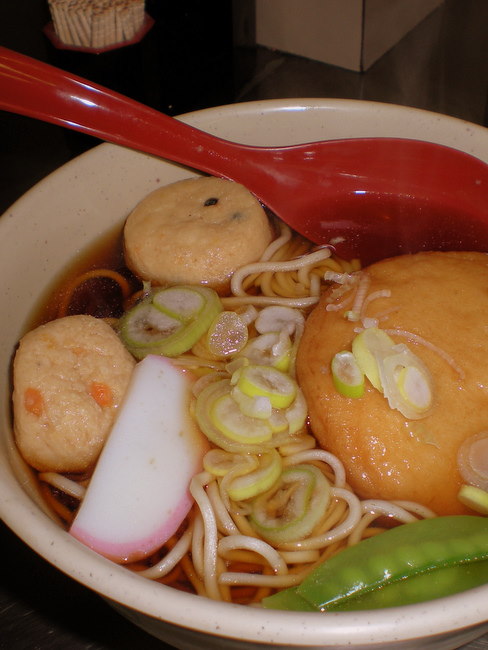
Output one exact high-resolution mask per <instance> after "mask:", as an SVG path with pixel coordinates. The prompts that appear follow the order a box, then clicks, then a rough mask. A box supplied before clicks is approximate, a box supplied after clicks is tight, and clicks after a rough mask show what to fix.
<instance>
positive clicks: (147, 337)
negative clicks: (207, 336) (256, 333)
mask: <svg viewBox="0 0 488 650" xmlns="http://www.w3.org/2000/svg"><path fill="white" fill-rule="evenodd" d="M221 311H222V303H221V301H220V298H219V296H218V294H217V293H216V292H215V291H213V289H209V288H208V287H200V286H196V287H170V288H169V289H159V290H157V291H156V292H153V293H151V294H149V296H148V297H147V298H146V299H145V300H144V301H143V302H142V303H140V304H138V305H136V306H135V307H133V308H132V309H130V310H129V311H128V312H126V313H125V314H124V316H123V317H122V318H121V320H120V324H119V332H120V336H121V338H122V340H123V342H124V343H125V345H126V346H127V348H128V349H129V350H130V352H132V354H133V355H134V356H135V357H136V358H137V359H142V358H144V357H145V356H146V355H148V354H160V355H164V356H167V357H175V356H178V355H179V354H182V353H183V352H186V351H187V350H189V349H190V348H191V347H192V346H193V345H194V344H195V343H196V341H198V339H199V338H200V337H201V336H202V335H203V334H204V333H205V332H206V331H207V329H208V327H209V326H210V324H211V322H212V321H213V319H214V318H215V317H216V316H217V314H219V313H220V312H221Z"/></svg>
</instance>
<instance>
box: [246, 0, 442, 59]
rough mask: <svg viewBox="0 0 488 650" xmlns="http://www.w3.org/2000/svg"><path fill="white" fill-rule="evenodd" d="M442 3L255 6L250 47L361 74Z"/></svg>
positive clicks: (323, 1)
mask: <svg viewBox="0 0 488 650" xmlns="http://www.w3.org/2000/svg"><path fill="white" fill-rule="evenodd" d="M443 1H444V0H256V9H255V11H256V42H257V44H258V45H263V46H265V47H269V48H272V49H277V50H281V51H283V52H289V53H291V54H297V55H299V56H304V57H307V58H309V59H315V60H317V61H322V62H324V63H330V64H332V65H337V66H340V67H341V68H347V69H349V70H356V71H363V70H367V69H368V68H369V67H370V66H371V65H372V64H373V63H374V62H375V61H377V60H378V59H379V58H380V57H381V56H382V55H383V54H385V52H387V51H388V50H389V49H390V48H392V47H393V46H394V45H395V44H396V43H398V41H399V40H400V39H401V38H402V37H403V36H405V34H407V33H408V32H409V31H410V30H411V29H413V28H414V27H415V26H416V25H418V24H419V23H420V22H421V21H422V20H424V18H426V16H428V15H429V14H430V13H431V12H432V11H434V9H436V8H437V7H439V6H440V5H441V4H442V3H443Z"/></svg>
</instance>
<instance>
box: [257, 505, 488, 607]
mask: <svg viewBox="0 0 488 650" xmlns="http://www.w3.org/2000/svg"><path fill="white" fill-rule="evenodd" d="M487 580H488V519H487V518H485V517H477V516H469V515H455V516H450V517H437V518H434V519H425V520H421V521H417V522H414V523H412V524H406V525H403V526H398V527H396V528H393V529H391V530H388V531H386V532H384V533H381V534H380V535H377V536H375V537H371V538H369V539H366V540H364V541H362V542H361V543H359V544H356V545H355V546H351V547H348V548H347V549H345V550H344V551H341V552H340V553H338V554H337V555H335V556H334V557H332V558H331V559H329V560H327V561H326V562H324V563H323V564H321V565H320V566H319V567H317V568H316V569H315V570H314V571H312V573H310V575H309V576H307V578H305V580H304V581H303V582H302V584H301V585H299V586H298V587H296V588H292V589H287V590H285V591H282V592H279V593H277V594H275V595H273V596H269V597H268V598H265V599H264V600H263V606H264V607H269V608H276V609H297V610H301V611H317V610H318V611H339V610H354V609H374V608H378V607H394V606H400V605H404V604H409V603H412V602H420V601H425V600H430V599H433V598H439V597H441V596H447V595H449V594H452V593H456V592H459V591H464V590H465V589H469V588H471V587H473V586H478V585H479V584H483V583H484V582H486V581H487Z"/></svg>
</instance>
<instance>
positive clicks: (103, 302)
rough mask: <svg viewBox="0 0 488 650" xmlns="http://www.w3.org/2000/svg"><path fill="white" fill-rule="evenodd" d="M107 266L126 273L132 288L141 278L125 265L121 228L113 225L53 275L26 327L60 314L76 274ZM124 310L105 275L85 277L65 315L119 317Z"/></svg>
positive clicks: (116, 285)
mask: <svg viewBox="0 0 488 650" xmlns="http://www.w3.org/2000/svg"><path fill="white" fill-rule="evenodd" d="M101 268H103V269H110V270H114V271H117V272H118V273H120V274H121V275H122V276H123V277H125V278H126V279H127V280H128V281H129V283H130V285H131V288H132V290H133V291H137V290H138V289H139V288H140V287H141V283H140V281H139V280H138V279H137V278H136V277H135V276H134V275H133V274H132V273H131V272H130V271H129V269H128V268H127V267H126V266H125V261H124V250H123V238H122V231H121V228H120V226H119V225H118V226H117V227H116V228H114V229H113V230H111V231H110V232H108V233H107V234H106V235H104V236H103V237H100V239H98V240H97V241H96V242H94V243H93V244H91V245H90V246H89V247H87V248H86V249H85V250H84V251H82V252H81V253H80V254H79V255H78V256H77V257H76V258H75V259H74V260H73V261H71V262H70V263H69V264H68V265H67V266H66V267H65V268H64V269H63V270H62V271H61V272H60V274H59V275H58V276H57V277H56V278H55V280H54V281H53V282H52V284H51V285H50V286H49V287H48V288H47V290H46V291H45V292H44V293H43V294H42V296H41V297H40V299H39V302H38V305H37V307H36V308H35V309H34V311H33V313H32V316H31V318H30V320H29V322H28V327H27V329H28V330H30V329H34V328H35V327H37V326H38V325H42V324H43V323H47V322H48V321H51V320H54V319H56V318H58V317H59V315H60V314H59V305H60V303H61V301H62V300H63V299H64V297H65V296H66V294H67V292H69V291H70V287H71V285H72V283H73V282H75V280H76V278H78V277H79V276H81V275H82V274H84V273H86V272H87V271H91V270H94V269H101ZM122 311H123V305H122V295H121V290H120V287H119V286H118V284H117V283H116V282H114V281H113V280H110V279H107V278H93V279H91V280H87V281H86V282H84V283H83V284H82V285H81V286H79V287H78V288H76V290H75V291H74V292H73V295H72V300H71V301H70V304H69V310H68V312H67V314H66V315H73V314H89V315H91V316H96V317H97V318H119V317H120V316H121V314H122Z"/></svg>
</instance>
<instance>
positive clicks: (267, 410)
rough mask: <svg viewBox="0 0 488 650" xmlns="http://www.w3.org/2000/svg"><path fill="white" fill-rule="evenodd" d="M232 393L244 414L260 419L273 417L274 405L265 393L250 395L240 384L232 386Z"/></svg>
mask: <svg viewBox="0 0 488 650" xmlns="http://www.w3.org/2000/svg"><path fill="white" fill-rule="evenodd" d="M231 395H232V398H233V399H234V400H235V401H236V402H237V404H238V405H239V408H240V409H241V411H242V412H243V413H244V415H248V416H249V417H251V418H259V419H260V420H269V418H270V417H271V415H272V412H273V407H272V406H271V401H270V399H269V397H265V396H263V395H256V396H253V397H250V396H249V395H246V393H243V392H242V390H241V389H240V388H239V387H238V386H234V387H233V388H232V391H231Z"/></svg>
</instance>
